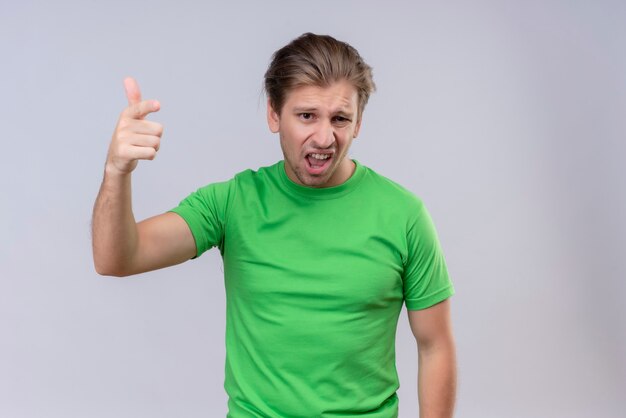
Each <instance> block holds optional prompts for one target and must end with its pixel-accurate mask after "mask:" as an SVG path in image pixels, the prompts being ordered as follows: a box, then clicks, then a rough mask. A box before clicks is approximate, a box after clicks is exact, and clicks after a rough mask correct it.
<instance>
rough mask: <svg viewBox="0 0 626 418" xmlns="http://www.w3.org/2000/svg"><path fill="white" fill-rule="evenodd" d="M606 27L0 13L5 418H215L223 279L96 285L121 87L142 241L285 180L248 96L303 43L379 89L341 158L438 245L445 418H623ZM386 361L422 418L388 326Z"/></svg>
mask: <svg viewBox="0 0 626 418" xmlns="http://www.w3.org/2000/svg"><path fill="white" fill-rule="evenodd" d="M624 22H626V5H625V3H624V2H618V1H594V2H569V1H542V2H539V1H517V2H513V1H505V2H503V1H495V0H482V1H474V2H445V3H444V2H423V1H410V2H409V1H406V2H401V1H387V2H384V3H383V2H363V1H342V2H338V1H317V2H306V3H305V2H288V1H268V2H247V3H244V2H236V1H233V2H228V4H226V3H224V4H222V3H221V2H219V3H218V2H198V1H188V0H187V1H177V2H166V1H136V2H122V1H113V2H86V1H83V2H80V1H60V2H44V1H22V2H9V1H8V0H2V2H1V3H0V52H1V54H2V64H1V65H0V98H1V100H0V119H1V121H2V124H1V125H2V130H1V132H2V133H1V141H2V142H1V144H2V147H1V148H0V149H1V150H2V157H0V161H1V163H0V186H1V189H0V190H2V205H1V208H0V215H1V216H0V236H1V237H2V239H1V240H0V416H3V417H15V418H21V417H28V418H31V417H64V418H68V417H110V416H116V417H120V418H122V417H153V418H158V417H164V418H165V417H173V416H176V417H214V416H224V415H225V413H226V394H225V393H224V390H223V377H224V369H223V367H224V320H225V315H224V289H223V277H222V270H221V260H220V258H219V253H218V252H217V251H215V250H213V251H211V252H210V253H208V254H205V255H204V256H203V257H202V258H200V259H198V260H195V261H192V262H188V263H185V264H183V265H181V266H177V267H173V268H170V269H166V270H162V271H157V272H152V273H148V274H145V275H140V276H136V277H132V278H126V279H115V278H111V277H101V276H98V275H97V274H96V273H95V271H94V268H93V264H92V258H91V246H90V245H91V243H90V235H89V231H90V227H89V223H90V218H91V209H92V205H93V202H94V199H95V196H96V194H97V191H98V187H99V183H100V181H101V178H102V169H103V164H104V158H105V155H106V150H107V146H108V141H109V139H110V136H111V133H112V132H113V128H114V126H115V122H116V120H117V117H118V114H119V112H120V111H121V110H122V109H123V107H124V106H125V97H124V90H123V86H122V80H123V77H124V76H127V75H132V76H134V77H136V78H137V80H138V81H139V83H140V86H141V87H142V90H143V92H144V97H146V98H155V99H158V100H159V101H160V102H161V105H162V110H161V111H160V112H159V113H158V114H156V115H154V116H151V119H153V120H158V121H159V122H161V123H163V124H164V126H165V134H164V137H163V142H162V147H161V150H160V152H159V155H158V157H157V159H156V160H154V161H152V162H141V163H140V166H139V168H138V169H137V170H136V172H135V175H134V183H133V188H134V195H133V197H134V211H135V216H136V217H137V219H143V218H145V217H148V216H151V215H155V214H158V213H161V212H163V211H165V210H167V209H169V208H171V207H173V206H175V205H176V204H177V203H178V201H179V200H181V199H182V198H183V197H184V196H186V195H187V194H188V193H189V192H191V191H192V190H195V189H196V188H197V187H199V186H201V185H203V184H206V183H208V182H211V181H218V180H224V179H227V178H229V177H231V176H232V175H233V174H234V173H236V172H238V171H241V170H243V169H245V168H257V167H259V166H263V165H269V164H271V163H273V162H275V161H276V160H277V159H279V158H281V154H280V149H279V146H278V142H277V138H275V137H273V136H272V135H271V134H270V133H269V131H268V129H267V127H266V125H265V114H264V99H263V97H262V96H261V85H262V76H263V73H264V71H265V68H266V66H267V64H268V63H269V59H270V55H271V54H272V52H273V51H274V50H276V49H277V48H279V47H281V46H282V45H284V44H285V43H287V42H288V41H289V40H291V39H292V38H294V37H296V36H298V35H300V34H301V33H303V32H306V31H313V32H317V33H328V34H331V35H333V36H335V37H337V38H339V39H342V40H345V41H347V42H349V43H351V44H352V45H353V46H355V47H356V48H357V49H358V50H359V51H360V52H361V54H362V55H363V56H364V57H365V59H366V60H367V61H368V62H369V63H370V64H371V65H372V66H373V67H374V77H375V81H376V83H377V85H378V92H377V93H375V94H374V95H373V96H372V98H371V100H370V104H369V105H368V108H367V110H366V113H365V120H364V126H363V130H362V131H361V135H360V137H359V139H358V140H357V141H356V142H355V144H354V145H353V149H352V156H353V157H354V158H357V159H359V161H361V162H362V163H364V164H366V165H368V166H370V167H372V168H374V169H375V170H377V171H378V172H380V173H381V174H384V175H386V176H388V177H390V178H392V179H394V180H396V181H398V182H399V183H401V184H403V185H405V186H406V187H408V188H409V189H411V190H413V191H414V192H415V193H416V194H417V195H418V196H420V197H422V199H423V200H424V201H425V202H426V204H427V206H428V207H429V210H430V212H431V214H432V216H433V219H434V221H435V224H436V226H437V229H438V231H439V235H440V239H441V242H442V246H443V248H444V251H445V253H446V258H447V261H448V266H449V270H450V273H451V275H452V278H453V280H454V283H455V287H456V290H457V294H456V295H455V296H454V298H453V314H454V326H455V331H456V336H457V343H458V356H459V373H460V374H459V379H460V387H459V393H458V414H457V416H458V417H469V418H492V417H493V418H502V417H507V418H517V417H520V418H521V417H533V418H534V417H549V418H557V417H559V418H560V417H563V418H565V417H567V418H578V417H581V418H582V417H605V418H611V417H615V418H616V417H618V416H622V415H621V414H623V411H624V402H623V400H622V399H623V393H624V388H625V387H626V364H625V360H624V358H625V356H624V352H625V348H626V347H625V342H626V310H625V308H624V304H623V302H622V301H621V300H620V299H621V298H623V296H624V294H625V290H626V289H625V285H624V279H625V278H626V264H625V262H624V255H625V251H624V248H626V242H625V241H626V239H625V236H626V233H625V232H626V231H625V230H626V227H625V226H626V221H625V218H624V213H626V187H625V181H624V180H625V179H626V174H625V169H624V167H625V164H624V159H625V158H624V155H625V151H626V146H625V145H624V142H625V141H624V140H625V133H626V123H625V120H626V119H625V115H626V54H624V51H626V25H624ZM397 358H398V371H399V374H400V378H401V388H400V390H399V397H400V408H401V414H400V416H401V418H408V417H414V416H417V395H416V367H417V358H416V348H415V342H414V340H413V336H412V334H411V332H410V329H409V326H408V322H407V320H406V311H404V310H403V312H402V314H401V318H400V323H399V325H398V337H397ZM620 404H621V405H620Z"/></svg>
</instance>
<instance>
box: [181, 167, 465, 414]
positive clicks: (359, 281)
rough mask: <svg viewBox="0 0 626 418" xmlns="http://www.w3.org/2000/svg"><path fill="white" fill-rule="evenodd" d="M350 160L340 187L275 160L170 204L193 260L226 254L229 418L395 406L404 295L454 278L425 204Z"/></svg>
mask: <svg viewBox="0 0 626 418" xmlns="http://www.w3.org/2000/svg"><path fill="white" fill-rule="evenodd" d="M353 161H354V162H355V164H356V169H355V172H354V173H353V174H352V176H351V177H350V178H349V179H348V180H347V181H346V182H344V183H343V184H340V185H338V186H335V187H328V188H311V187H305V186H301V185H299V184H296V183H294V182H293V181H292V180H291V179H289V177H287V174H286V173H285V169H284V161H282V160H281V161H279V162H278V163H276V164H274V165H272V166H269V167H262V168H260V169H258V170H257V171H253V170H245V171H243V172H241V173H239V174H237V175H235V177H234V178H232V179H231V180H228V181H225V182H219V183H213V184H209V185H207V186H205V187H202V188H200V189H198V190H197V191H196V192H194V193H192V194H191V195H189V196H188V197H187V198H185V199H184V200H183V201H182V202H181V203H180V205H179V206H178V207H176V208H175V209H173V210H172V211H173V212H175V213H177V214H179V215H180V216H182V217H183V218H184V219H185V221H186V222H187V223H188V225H189V227H190V229H191V232H192V233H193V236H194V238H195V241H196V247H197V254H196V257H197V256H200V255H201V254H202V253H203V252H205V251H206V250H208V249H210V248H211V247H214V246H217V247H218V248H219V250H220V253H221V255H222V258H223V261H224V283H225V286H226V367H225V381H224V388H225V389H226V392H227V394H228V396H229V401H228V408H229V413H228V417H230V418H244V417H245V418H248V417H268V418H270V417H271V418H276V417H316V418H317V417H369V418H391V417H397V416H398V396H397V394H396V391H397V389H398V388H399V386H400V384H399V379H398V374H397V370H396V364H395V336H396V328H397V323H398V317H399V314H400V311H401V309H402V303H403V301H404V303H405V304H406V307H407V309H409V310H414V309H424V308H427V307H429V306H432V305H434V304H436V303H438V302H441V301H442V300H444V299H446V298H448V297H450V296H451V295H452V294H454V288H453V286H452V283H451V281H450V279H449V277H448V272H447V268H446V264H445V260H444V256H443V253H442V251H441V247H440V244H439V241H438V238H437V233H436V231H435V228H434V225H433V223H432V220H431V218H430V215H429V213H428V211H427V210H426V208H425V207H424V205H423V203H422V201H421V200H420V199H419V198H417V197H416V196H415V195H414V194H412V193H411V192H409V191H408V190H406V189H405V188H403V187H402V186H400V185H398V184H396V183H394V182H393V181H391V180H389V179H387V178H385V177H383V176H381V175H379V174H377V173H376V172H374V171H373V170H372V169H370V168H368V167H365V166H363V165H361V164H360V163H359V162H358V161H356V160H353ZM416 401H417V400H416Z"/></svg>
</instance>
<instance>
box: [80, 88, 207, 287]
mask: <svg viewBox="0 0 626 418" xmlns="http://www.w3.org/2000/svg"><path fill="white" fill-rule="evenodd" d="M124 87H125V89H126V97H127V99H128V107H127V108H126V109H124V111H122V113H121V115H120V118H119V120H118V122H117V126H116V127H115V131H114V133H113V138H112V139H111V145H110V146H109V151H108V154H107V159H106V165H105V169H104V179H103V180H102V185H101V186H100V192H99V193H98V197H97V198H96V202H95V205H94V209H93V219H92V239H93V242H92V243H93V258H94V265H95V268H96V271H97V272H98V273H99V274H103V275H109V276H128V275H131V274H137V273H142V272H145V271H150V270H156V269H159V268H163V267H167V266H171V265H174V264H179V263H182V262H183V261H185V260H188V259H190V258H191V257H193V256H194V255H195V254H196V244H195V241H194V238H193V236H192V234H191V230H190V229H189V227H188V226H187V224H186V222H185V221H184V220H183V219H182V218H181V217H180V216H179V215H177V214H175V213H164V214H161V215H157V216H154V217H152V218H149V219H146V220H144V221H142V222H140V223H136V222H135V217H134V215H133V211H132V199H131V173H132V171H133V170H134V169H135V167H137V162H138V160H153V159H154V157H155V156H156V153H157V151H158V150H159V144H160V141H161V135H162V133H163V126H162V125H161V124H159V123H156V122H152V121H148V120H145V119H144V118H145V117H146V116H147V115H148V114H150V113H152V112H157V111H158V110H159V108H160V104H159V102H157V101H155V100H145V101H142V100H141V92H140V91H139V86H138V85H137V82H136V81H135V80H134V79H132V78H130V77H129V78H126V79H125V80H124Z"/></svg>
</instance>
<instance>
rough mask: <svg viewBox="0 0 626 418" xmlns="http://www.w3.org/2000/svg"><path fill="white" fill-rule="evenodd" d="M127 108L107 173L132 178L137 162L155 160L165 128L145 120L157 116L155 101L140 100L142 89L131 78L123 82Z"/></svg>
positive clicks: (111, 146)
mask: <svg viewBox="0 0 626 418" xmlns="http://www.w3.org/2000/svg"><path fill="white" fill-rule="evenodd" d="M124 88H125V89H126V98H127V99H128V107H127V108H126V109H124V110H123V111H122V113H121V115H120V118H119V120H118V121H117V126H116V127H115V131H114V132H113V138H112V139H111V145H110V146H109V152H108V155H107V162H106V170H107V171H109V172H111V174H129V173H130V172H132V171H133V170H134V169H135V167H137V161H138V160H153V159H154V157H155V156H156V153H157V151H158V150H159V145H160V143H161V135H162V134H163V125H161V124H160V123H157V122H151V121H148V120H145V119H144V118H145V117H146V116H147V115H149V114H150V113H152V112H157V111H159V109H160V108H161V105H160V104H159V102H158V101H156V100H144V101H142V100H141V92H140V91H139V85H138V84H137V81H135V79H134V78H132V77H127V78H126V79H124Z"/></svg>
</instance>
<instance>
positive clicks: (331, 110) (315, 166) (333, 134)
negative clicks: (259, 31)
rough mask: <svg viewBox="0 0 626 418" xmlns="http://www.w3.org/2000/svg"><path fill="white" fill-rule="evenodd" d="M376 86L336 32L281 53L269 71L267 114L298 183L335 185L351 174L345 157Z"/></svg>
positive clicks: (309, 36) (299, 42) (305, 37)
mask: <svg viewBox="0 0 626 418" xmlns="http://www.w3.org/2000/svg"><path fill="white" fill-rule="evenodd" d="M374 89H375V85H374V82H373V80H372V69H371V67H370V66H368V65H367V64H366V63H365V62H364V61H363V59H362V58H361V57H360V55H359V53H358V52H357V51H356V49H354V48H353V47H351V46H350V45H348V44H346V43H344V42H340V41H337V40H336V39H334V38H332V37H330V36H323V35H314V34H311V33H306V34H304V35H302V36H300V37H299V38H297V39H294V40H293V41H292V42H291V43H289V44H288V45H286V46H285V47H283V48H281V49H279V50H278V51H276V53H275V54H274V56H273V59H272V62H271V64H270V66H269V68H268V70H267V72H266V73H265V90H266V92H267V95H268V109H267V118H268V124H269V127H270V130H271V131H272V132H275V133H276V132H277V133H279V134H280V144H281V148H282V150H283V154H284V156H285V171H286V173H287V175H288V176H289V177H290V178H291V179H292V180H293V181H295V182H296V183H299V184H301V185H305V186H310V187H330V186H336V185H338V184H341V183H343V182H344V181H346V180H347V179H348V178H349V177H350V176H351V174H352V172H353V169H354V163H353V162H352V161H351V160H349V159H347V158H345V157H346V154H347V152H348V149H349V147H350V145H351V143H352V140H353V139H354V138H356V136H357V135H358V132H359V128H360V125H361V119H362V115H363V110H364V108H365V105H366V104H367V100H368V98H369V95H370V93H371V92H372V91H374Z"/></svg>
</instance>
